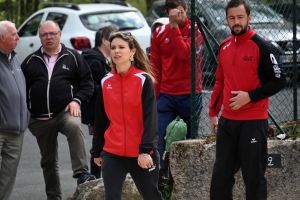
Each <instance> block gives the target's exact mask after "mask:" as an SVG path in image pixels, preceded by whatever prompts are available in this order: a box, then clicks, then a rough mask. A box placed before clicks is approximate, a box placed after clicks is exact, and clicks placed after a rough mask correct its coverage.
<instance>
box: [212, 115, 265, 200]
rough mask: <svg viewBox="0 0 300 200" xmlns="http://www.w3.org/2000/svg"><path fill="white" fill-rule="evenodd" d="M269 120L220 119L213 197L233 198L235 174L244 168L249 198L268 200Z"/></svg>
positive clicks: (220, 199)
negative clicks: (266, 174) (265, 175)
mask: <svg viewBox="0 0 300 200" xmlns="http://www.w3.org/2000/svg"><path fill="white" fill-rule="evenodd" d="M267 134H268V120H267V119H265V120H247V121H246V120H244V121H238V120H228V119H225V118H223V117H221V118H220V119H219V123H218V131H217V143H216V161H215V164H214V168H213V175H212V180H211V188H210V199H211V200H232V188H233V185H234V183H235V179H234V175H235V174H236V173H237V172H238V170H239V169H240V168H241V170H242V176H243V179H244V182H245V185H246V199H247V200H266V199H267V181H266V178H265V177H264V174H265V171H266V167H267Z"/></svg>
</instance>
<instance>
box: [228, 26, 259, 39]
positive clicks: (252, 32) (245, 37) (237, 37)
mask: <svg viewBox="0 0 300 200" xmlns="http://www.w3.org/2000/svg"><path fill="white" fill-rule="evenodd" d="M254 35H255V32H254V31H253V29H252V27H251V26H249V29H248V31H247V32H246V33H244V34H243V35H239V36H234V35H233V39H234V42H242V41H246V40H249V39H250V38H252V37H253V36H254Z"/></svg>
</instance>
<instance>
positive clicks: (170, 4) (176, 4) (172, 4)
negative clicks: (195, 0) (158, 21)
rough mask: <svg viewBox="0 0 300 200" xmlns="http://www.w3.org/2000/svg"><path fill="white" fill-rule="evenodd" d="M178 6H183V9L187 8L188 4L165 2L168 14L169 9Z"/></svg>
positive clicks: (175, 1)
mask: <svg viewBox="0 0 300 200" xmlns="http://www.w3.org/2000/svg"><path fill="white" fill-rule="evenodd" d="M178 6H182V7H183V8H186V6H187V4H186V2H185V0H166V2H165V9H166V11H167V13H168V10H169V9H173V8H176V7H178Z"/></svg>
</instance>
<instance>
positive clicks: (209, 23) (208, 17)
mask: <svg viewBox="0 0 300 200" xmlns="http://www.w3.org/2000/svg"><path fill="white" fill-rule="evenodd" d="M227 2H228V1H227V0H187V3H188V6H189V13H188V16H189V18H190V19H191V20H192V22H195V23H197V25H198V27H199V31H201V32H202V33H204V37H205V40H206V43H205V47H204V49H203V57H202V77H203V83H202V87H203V94H202V105H203V108H202V111H201V114H200V122H199V126H198V124H197V123H198V120H197V119H199V110H200V109H199V106H198V107H197V106H196V105H197V102H195V101H196V99H197V98H195V100H192V120H193V122H192V134H191V135H192V137H193V138H197V137H206V136H209V135H211V130H210V125H209V117H208V104H209V101H210V96H211V92H212V89H213V85H214V82H215V72H216V66H217V59H216V58H217V55H218V47H219V43H220V42H221V41H222V40H223V39H225V38H227V37H228V36H230V35H231V32H230V29H229V28H228V25H227V22H226V12H225V7H226V4H227ZM248 3H249V4H250V7H251V13H252V15H253V17H252V20H251V22H250V25H251V26H252V27H253V30H254V31H255V32H256V33H258V34H259V35H260V36H262V37H263V38H264V39H266V40H268V41H270V42H271V44H272V45H273V46H274V49H275V53H276V55H277V57H278V59H279V61H280V64H281V69H282V70H283V71H284V72H285V73H286V75H287V86H286V88H284V89H283V90H282V91H281V92H279V93H278V94H276V95H274V96H272V97H271V98H270V108H269V119H270V120H269V123H270V124H273V125H277V126H278V125H280V124H281V123H283V122H288V121H296V120H298V119H300V117H299V116H300V111H299V110H300V109H299V108H300V34H299V26H300V1H299V0H298V1H295V0H294V1H293V0H290V1H289V0H287V1H278V0H273V1H272V2H271V1H268V2H266V1H265V2H262V1H258V0H248ZM297 26H298V27H297ZM192 31H193V28H192ZM194 31H195V33H196V32H197V31H198V30H194ZM297 31H298V33H297ZM193 35H195V34H192V47H194V48H192V55H197V54H195V52H196V51H197V48H198V47H197V46H196V45H194V44H195V43H194V42H193V39H194V38H193ZM194 40H195V39H194ZM193 53H194V54H193ZM197 59H199V58H197V57H196V56H195V57H194V58H192V59H191V63H192V65H195V63H197V62H196V61H195V60H197ZM194 67H195V66H194ZM196 67H197V66H196ZM191 71H192V72H193V71H194V70H191ZM196 71H197V70H196ZM199 73H200V72H199ZM195 77H197V75H194V74H192V85H194V87H192V88H194V89H193V91H197V85H199V83H197V81H199V79H197V78H195ZM193 91H192V92H193ZM193 96H195V92H193V94H192V98H193ZM197 127H198V130H197ZM299 132H300V130H299Z"/></svg>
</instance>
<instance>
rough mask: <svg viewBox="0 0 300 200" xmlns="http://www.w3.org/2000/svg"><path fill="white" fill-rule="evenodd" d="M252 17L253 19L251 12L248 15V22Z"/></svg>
mask: <svg viewBox="0 0 300 200" xmlns="http://www.w3.org/2000/svg"><path fill="white" fill-rule="evenodd" d="M251 19H252V14H250V15H249V16H248V23H249V22H250V21H251Z"/></svg>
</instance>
